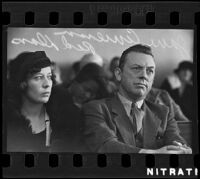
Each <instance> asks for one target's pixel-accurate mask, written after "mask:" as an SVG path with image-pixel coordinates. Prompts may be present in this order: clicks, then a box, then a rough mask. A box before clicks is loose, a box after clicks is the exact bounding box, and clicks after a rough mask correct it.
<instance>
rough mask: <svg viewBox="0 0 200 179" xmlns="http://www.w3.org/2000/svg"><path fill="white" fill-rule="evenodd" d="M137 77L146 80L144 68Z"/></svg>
mask: <svg viewBox="0 0 200 179" xmlns="http://www.w3.org/2000/svg"><path fill="white" fill-rule="evenodd" d="M139 77H140V78H142V79H145V80H148V75H147V71H146V68H143V69H142V70H141V71H140V75H139Z"/></svg>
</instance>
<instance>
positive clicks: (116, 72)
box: [114, 67, 122, 82]
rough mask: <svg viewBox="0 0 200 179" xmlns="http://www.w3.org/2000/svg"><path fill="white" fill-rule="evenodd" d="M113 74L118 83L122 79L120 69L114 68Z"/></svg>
mask: <svg viewBox="0 0 200 179" xmlns="http://www.w3.org/2000/svg"><path fill="white" fill-rule="evenodd" d="M114 74H115V78H116V79H117V81H118V82H120V81H121V79H122V77H121V75H122V71H121V69H120V68H118V67H117V68H115V70H114Z"/></svg>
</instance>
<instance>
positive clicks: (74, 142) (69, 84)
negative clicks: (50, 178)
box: [6, 53, 195, 152]
mask: <svg viewBox="0 0 200 179" xmlns="http://www.w3.org/2000/svg"><path fill="white" fill-rule="evenodd" d="M23 55H24V56H23ZM22 56H23V57H22ZM32 56H34V58H41V59H43V58H46V59H47V60H46V62H45V63H44V64H43V62H42V61H41V62H39V66H38V67H39V69H45V70H46V68H47V72H48V70H49V69H48V67H50V66H51V70H52V73H50V77H49V78H51V79H52V84H50V82H49V84H47V86H46V89H48V93H49V96H48V94H46V93H47V92H45V94H46V96H47V97H48V100H47V101H45V102H43V103H44V106H45V111H46V112H44V113H42V112H41V113H40V114H38V115H39V116H41V118H42V115H43V114H44V116H45V115H46V113H47V114H48V116H49V118H50V122H51V129H49V131H47V130H43V129H42V128H41V129H39V130H38V132H35V134H39V133H40V131H45V132H44V134H39V135H40V136H39V135H38V136H37V138H41V139H43V138H45V136H46V147H45V149H44V151H46V150H49V149H48V148H49V147H48V143H49V142H48V140H47V136H48V135H50V134H49V133H51V131H53V132H52V135H51V136H53V137H51V138H53V140H52V142H51V149H50V150H51V151H65V152H66V151H69V152H72V151H73V152H76V151H82V152H84V151H87V147H86V146H85V145H84V141H83V139H82V137H81V136H82V135H81V133H82V117H81V116H82V114H81V109H82V106H83V105H84V104H85V103H87V102H89V101H91V100H96V99H101V98H107V97H110V96H113V95H114V94H115V93H116V92H117V90H118V82H117V80H116V79H115V75H114V70H115V68H116V67H118V64H119V58H120V57H114V58H113V59H111V61H110V66H109V69H107V70H106V69H105V68H104V67H105V66H104V61H103V58H102V57H100V56H99V55H96V54H95V55H94V54H86V55H84V56H83V57H82V58H81V59H80V60H79V61H76V62H74V64H72V66H71V69H72V70H71V74H69V78H68V79H69V80H68V81H63V80H62V79H61V71H60V69H59V67H58V66H57V64H56V63H55V62H54V63H53V64H52V63H51V64H50V62H49V60H48V57H46V55H45V54H43V53H41V54H34V53H32V54H26V53H24V54H21V56H20V55H19V56H18V57H17V58H18V59H21V60H18V63H14V64H13V62H12V61H11V62H10V64H9V66H8V72H9V78H8V107H7V109H6V110H7V113H6V115H7V116H6V119H8V126H9V127H10V128H8V132H9V130H10V131H13V130H14V132H15V133H14V134H12V133H13V132H11V134H10V135H8V139H9V137H11V138H13V136H14V141H15V142H16V141H18V139H20V140H21V139H22V138H23V139H24V141H23V142H22V143H21V144H20V146H19V144H16V143H15V142H10V143H9V140H8V145H7V146H8V150H10V151H16V150H18V151H20V150H22V151H24V150H29V149H27V148H26V145H27V146H28V144H27V141H28V140H30V139H29V138H28V137H27V136H31V135H32V134H31V130H30V129H32V133H33V128H34V125H35V126H36V127H35V128H36V129H37V124H34V123H33V124H32V125H30V124H31V123H28V122H27V121H28V120H26V119H24V117H25V116H26V113H23V110H24V109H25V108H24V105H25V104H29V105H32V104H30V102H29V101H33V100H32V99H31V97H30V96H31V95H33V94H32V91H28V95H29V96H28V95H24V93H25V90H26V89H27V88H26V86H27V84H26V83H22V82H23V81H24V80H27V79H29V78H32V77H31V75H34V74H35V73H38V71H37V70H36V71H34V68H35V64H33V62H31V61H30V64H27V63H28V62H27V61H26V60H25V58H29V57H31V58H32ZM17 65H18V66H17ZM33 66H34V68H33V69H31V70H32V71H28V72H27V71H26V70H27V69H28V68H30V67H33ZM48 73H49V72H48ZM48 73H46V72H45V71H44V76H45V75H46V74H47V75H48ZM22 78H23V79H22ZM25 78H26V79H25ZM34 78H35V77H34ZM192 79H193V64H192V63H191V62H190V61H183V62H181V63H180V64H179V66H178V68H177V69H175V70H174V72H173V74H171V75H169V76H167V77H166V79H165V80H164V81H163V83H162V85H161V86H160V89H158V88H152V90H151V91H150V93H149V94H148V96H147V98H149V99H150V100H151V101H153V102H155V103H162V104H164V105H167V106H169V107H171V106H172V107H173V109H172V110H173V111H174V113H175V119H176V120H177V121H192V120H195V113H194V108H195V104H194V100H193V98H194V89H193V80H192ZM17 85H18V88H19V89H18V90H19V91H20V92H19V91H17V90H16V86H17ZM23 85H24V86H23ZM31 85H32V86H33V84H31ZM45 94H44V96H45ZM32 98H33V97H32ZM166 99H167V100H166ZM166 101H170V104H168V103H166ZM33 104H34V102H33ZM36 108H37V107H36ZM40 109H41V111H42V110H43V107H42V106H41V108H40ZM14 118H17V120H13V119H14ZM30 118H31V117H30ZM23 120H25V121H26V122H25V123H24V122H23ZM47 121H48V118H47V119H46V118H45V123H44V124H42V126H45V125H47V124H46V122H47ZM29 122H30V121H29ZM16 126H17V127H16ZM25 126H26V127H25ZM25 128H26V130H25ZM43 128H45V127H43ZM16 129H17V131H16ZM28 130H30V131H28ZM27 131H28V132H27ZM54 131H56V132H54ZM17 132H18V133H17ZM48 132H49V133H48ZM18 134H19V135H18ZM26 137H27V138H26ZM12 141H13V140H12ZM36 141H37V139H36V138H35V136H34V137H32V138H31V143H32V146H31V147H32V148H31V147H30V151H31V150H32V151H34V150H35V151H37V150H39V151H43V149H41V148H37V146H39V144H38V143H37V142H36ZM16 146H17V147H16Z"/></svg>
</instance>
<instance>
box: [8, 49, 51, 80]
mask: <svg viewBox="0 0 200 179" xmlns="http://www.w3.org/2000/svg"><path fill="white" fill-rule="evenodd" d="M47 66H51V61H50V59H49V58H48V57H47V56H46V53H45V52H44V51H36V52H23V53H21V54H19V55H18V56H17V57H16V58H15V59H14V60H12V61H11V62H10V64H9V68H10V78H15V80H17V81H19V82H20V81H22V80H23V78H24V77H25V75H26V73H27V72H28V71H29V70H30V69H33V68H39V69H41V68H45V67H47Z"/></svg>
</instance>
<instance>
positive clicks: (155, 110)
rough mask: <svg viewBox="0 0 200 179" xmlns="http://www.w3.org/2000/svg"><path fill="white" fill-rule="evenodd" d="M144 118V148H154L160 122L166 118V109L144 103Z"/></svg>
mask: <svg viewBox="0 0 200 179" xmlns="http://www.w3.org/2000/svg"><path fill="white" fill-rule="evenodd" d="M144 110H145V116H144V119H143V127H144V133H143V134H144V136H143V137H144V148H154V147H155V146H156V144H155V142H156V137H157V134H158V130H159V128H160V127H161V126H160V125H161V122H162V120H163V119H164V118H166V116H167V113H168V108H167V107H166V106H163V105H160V104H155V103H151V102H149V101H145V103H144Z"/></svg>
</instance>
